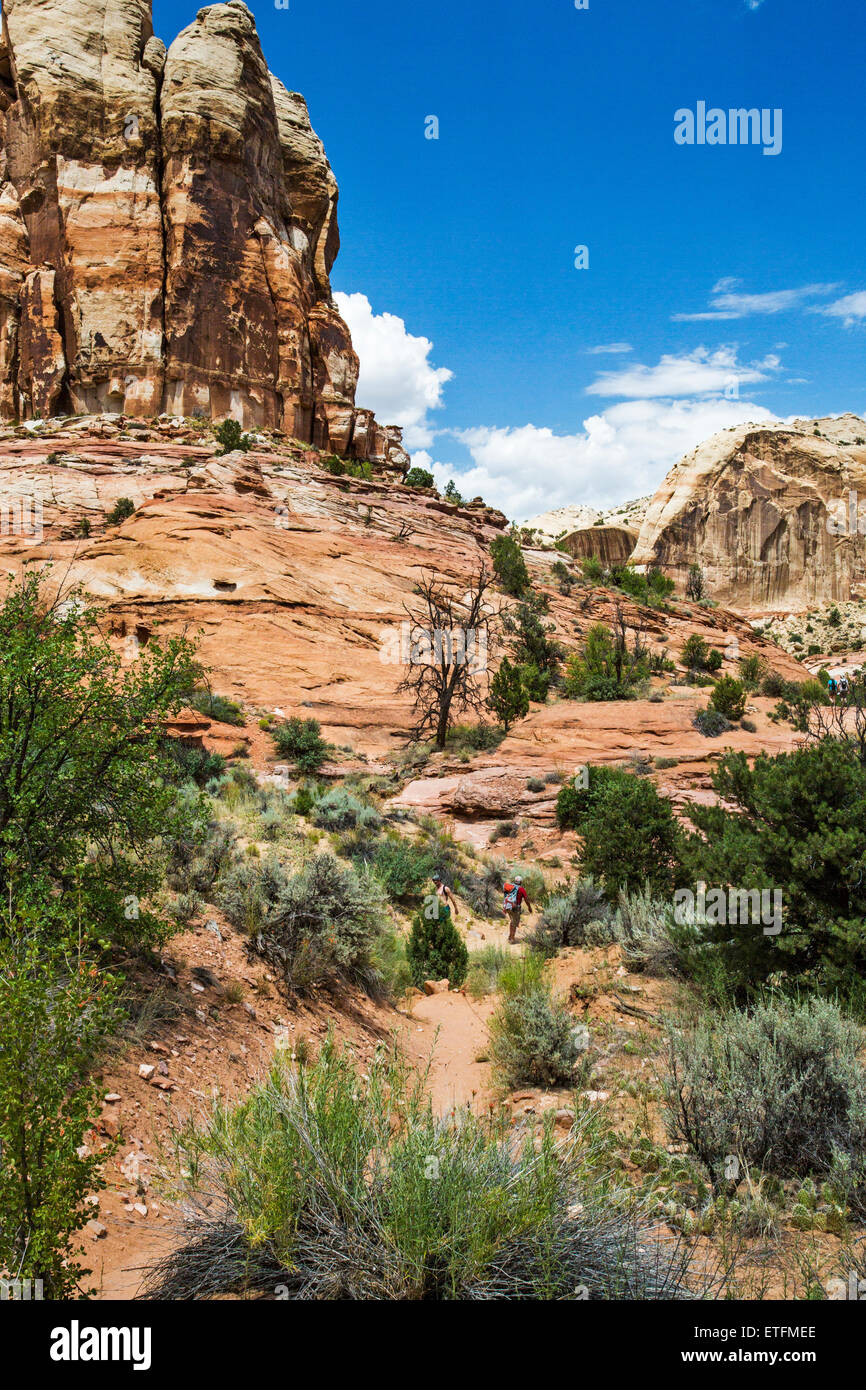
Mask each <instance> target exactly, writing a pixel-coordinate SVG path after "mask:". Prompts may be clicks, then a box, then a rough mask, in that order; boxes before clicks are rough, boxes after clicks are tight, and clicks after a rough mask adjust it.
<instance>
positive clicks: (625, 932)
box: [614, 888, 687, 978]
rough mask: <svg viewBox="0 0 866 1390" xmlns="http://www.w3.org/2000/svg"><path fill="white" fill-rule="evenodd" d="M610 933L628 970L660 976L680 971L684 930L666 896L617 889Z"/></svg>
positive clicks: (643, 890) (679, 973) (644, 891)
mask: <svg viewBox="0 0 866 1390" xmlns="http://www.w3.org/2000/svg"><path fill="white" fill-rule="evenodd" d="M614 932H615V935H616V939H617V941H618V942H619V944H620V946H621V947H622V954H623V958H624V960H625V961H626V962H627V963H628V966H629V969H631V970H634V971H636V972H637V973H642V974H645V975H653V976H656V977H660V978H665V977H670V976H677V975H682V974H683V968H684V965H683V949H684V944H685V938H686V936H687V933H686V932H685V931H684V929H683V927H681V926H678V925H677V924H676V923H675V921H674V917H673V911H672V905H671V902H670V899H668V900H664V899H659V898H654V897H653V895H652V893H651V892H650V891H649V890H647V889H640V888H638V889H635V890H633V891H632V892H630V893H627V892H625V890H624V889H620V892H619V895H618V897H617V908H616V916H615V919H614Z"/></svg>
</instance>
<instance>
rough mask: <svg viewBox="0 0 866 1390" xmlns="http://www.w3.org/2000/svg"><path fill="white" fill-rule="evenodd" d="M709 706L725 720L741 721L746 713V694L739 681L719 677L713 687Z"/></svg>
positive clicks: (727, 677) (731, 677) (729, 677)
mask: <svg viewBox="0 0 866 1390" xmlns="http://www.w3.org/2000/svg"><path fill="white" fill-rule="evenodd" d="M710 704H711V705H712V707H713V709H715V710H718V712H719V714H723V715H724V716H725V718H726V719H732V720H736V719H742V717H743V715H744V714H745V712H746V692H745V690H744V689H743V685H742V682H741V681H738V680H734V678H733V676H721V677H720V678H719V679H718V680H717V681H716V684H715V685H714V687H713V693H712V695H711V696H710Z"/></svg>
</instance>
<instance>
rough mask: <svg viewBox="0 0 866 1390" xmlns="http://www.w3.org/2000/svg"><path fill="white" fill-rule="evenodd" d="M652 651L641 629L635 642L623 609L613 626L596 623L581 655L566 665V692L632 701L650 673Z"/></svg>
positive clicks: (573, 695)
mask: <svg viewBox="0 0 866 1390" xmlns="http://www.w3.org/2000/svg"><path fill="white" fill-rule="evenodd" d="M649 669H650V668H649V653H648V651H647V648H646V647H645V646H644V643H643V639H642V637H641V634H640V632H639V631H635V633H634V637H633V640H632V643H631V645H629V641H628V628H627V626H626V622H625V617H624V615H623V612H622V609H621V608H620V607H617V610H616V623H615V626H614V627H613V628H608V627H605V625H604V623H594V624H593V626H592V627H591V628H589V630H588V632H587V633H586V636H585V637H584V641H583V648H582V650H581V652H580V653H579V655H577V656H573V657H572V658H571V660H570V661H569V662H568V665H567V667H566V676H565V693H566V695H567V696H568V698H569V699H571V700H631V699H634V696H635V694H636V690H635V687H636V686H637V685H639V684H640V682H641V681H643V680H646V678H647V677H648V676H649Z"/></svg>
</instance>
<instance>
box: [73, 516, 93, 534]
mask: <svg viewBox="0 0 866 1390" xmlns="http://www.w3.org/2000/svg"><path fill="white" fill-rule="evenodd" d="M90 531H91V525H90V518H89V517H87V516H83V517H81V519H80V520H79V522H78V525H77V526H76V528H75V534H76V536H81V537H82V539H83V540H87V538H88V536H89V535H90Z"/></svg>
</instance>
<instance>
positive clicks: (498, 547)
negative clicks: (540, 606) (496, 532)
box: [490, 536, 530, 598]
mask: <svg viewBox="0 0 866 1390" xmlns="http://www.w3.org/2000/svg"><path fill="white" fill-rule="evenodd" d="M490 558H491V560H492V561H493V572H494V574H495V575H496V578H497V580H498V582H499V584H500V585H501V587H502V588H503V589H504V590H505V592H506V593H507V594H513V595H514V597H515V598H522V596H523V595H524V594H525V593H526V592H527V590H528V589H529V587H530V585H529V571H528V570H527V568H526V561H525V560H524V558H523V554H522V552H521V549H520V546H519V545H518V544H517V541H515V540H513V539H512V537H511V536H497V537H496V539H495V540H494V541H492V542H491V545H490Z"/></svg>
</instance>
